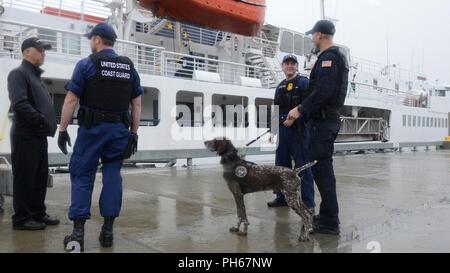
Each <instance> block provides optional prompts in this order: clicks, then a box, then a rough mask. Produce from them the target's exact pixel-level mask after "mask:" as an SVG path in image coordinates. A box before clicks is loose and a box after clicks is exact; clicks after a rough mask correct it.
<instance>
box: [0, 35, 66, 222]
mask: <svg viewBox="0 0 450 273" xmlns="http://www.w3.org/2000/svg"><path fill="white" fill-rule="evenodd" d="M46 49H47V50H48V49H51V45H50V44H49V43H47V42H44V41H41V40H40V39H38V38H36V37H32V38H28V39H26V40H25V41H23V43H22V55H23V61H22V64H21V65H20V66H19V67H17V68H15V69H13V70H12V71H11V72H10V73H9V75H8V92H9V99H10V101H11V107H12V110H13V113H14V118H13V124H12V128H11V159H12V169H13V206H14V212H15V214H14V215H13V217H12V222H13V229H16V230H17V229H19V230H41V229H45V227H46V226H47V225H57V224H59V220H58V219H55V218H52V217H50V216H49V215H48V214H47V213H46V207H45V204H44V203H45V196H46V193H47V180H48V150H47V148H48V143H47V137H53V136H54V135H55V132H56V118H55V110H54V108H53V104H52V100H51V98H50V95H49V93H48V91H47V89H46V88H45V86H44V84H43V83H42V80H41V74H42V73H43V72H44V71H43V70H41V69H40V68H39V67H40V66H42V65H43V64H44V60H45V50H46Z"/></svg>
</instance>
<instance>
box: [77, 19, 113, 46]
mask: <svg viewBox="0 0 450 273" xmlns="http://www.w3.org/2000/svg"><path fill="white" fill-rule="evenodd" d="M84 36H85V37H87V38H88V39H91V38H92V36H100V37H102V38H103V39H106V40H109V41H111V42H115V41H116V39H117V35H116V32H115V31H114V29H113V28H112V26H110V25H108V24H106V23H100V24H98V25H96V26H95V27H94V28H93V29H92V30H91V31H90V32H89V33H86V34H84Z"/></svg>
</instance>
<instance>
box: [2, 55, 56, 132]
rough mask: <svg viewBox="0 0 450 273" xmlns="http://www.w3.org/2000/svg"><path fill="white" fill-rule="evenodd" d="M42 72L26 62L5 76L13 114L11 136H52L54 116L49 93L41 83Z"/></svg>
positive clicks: (54, 122) (54, 128) (54, 129)
mask: <svg viewBox="0 0 450 273" xmlns="http://www.w3.org/2000/svg"><path fill="white" fill-rule="evenodd" d="M42 72H43V71H42V70H41V69H40V68H38V67H36V66H34V65H33V64H31V63H30V62H28V61H25V60H24V61H22V64H21V65H20V66H19V67H17V68H15V69H13V70H12V71H11V72H10V73H9V75H8V92H9V100H10V101H11V108H12V110H13V113H14V117H13V126H12V128H11V133H12V134H13V135H36V136H51V137H53V136H54V135H55V133H56V117H55V110H54V108H53V104H52V100H51V98H50V94H49V93H48V91H47V88H46V87H45V85H44V83H43V82H42V81H41V74H42Z"/></svg>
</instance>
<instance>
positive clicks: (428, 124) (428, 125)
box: [427, 117, 430, 127]
mask: <svg viewBox="0 0 450 273" xmlns="http://www.w3.org/2000/svg"><path fill="white" fill-rule="evenodd" d="M427 127H430V117H427Z"/></svg>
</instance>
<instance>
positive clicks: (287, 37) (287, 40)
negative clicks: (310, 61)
mask: <svg viewBox="0 0 450 273" xmlns="http://www.w3.org/2000/svg"><path fill="white" fill-rule="evenodd" d="M293 47H294V35H293V34H292V33H291V32H288V31H284V32H283V35H282V36H281V47H280V50H281V51H283V52H285V53H292V52H293Z"/></svg>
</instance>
